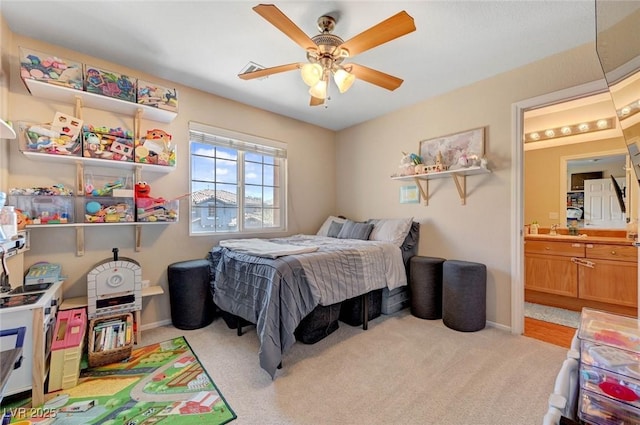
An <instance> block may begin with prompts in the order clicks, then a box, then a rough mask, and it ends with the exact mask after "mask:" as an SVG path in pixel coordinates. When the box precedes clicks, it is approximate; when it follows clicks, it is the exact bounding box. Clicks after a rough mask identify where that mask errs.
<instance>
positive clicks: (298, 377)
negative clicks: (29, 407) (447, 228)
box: [142, 309, 566, 425]
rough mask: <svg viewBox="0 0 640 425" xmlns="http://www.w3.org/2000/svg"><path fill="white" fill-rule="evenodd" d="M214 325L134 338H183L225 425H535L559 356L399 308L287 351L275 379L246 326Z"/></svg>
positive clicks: (538, 345)
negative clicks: (206, 373) (226, 413)
mask: <svg viewBox="0 0 640 425" xmlns="http://www.w3.org/2000/svg"><path fill="white" fill-rule="evenodd" d="M246 329H247V332H246V333H245V334H244V335H243V336H241V337H238V336H237V335H236V333H235V330H231V329H229V328H227V326H226V325H225V323H224V321H222V320H220V319H216V320H215V321H214V322H213V323H212V324H211V325H209V326H207V327H206V328H203V329H198V330H194V331H184V330H178V329H175V328H173V327H171V326H165V327H159V328H155V329H152V330H148V331H145V332H143V336H142V339H143V344H151V343H153V342H158V341H164V340H166V339H169V338H172V337H174V336H179V335H185V336H186V337H187V339H188V340H189V342H190V344H191V346H192V348H193V350H194V352H196V353H197V354H198V357H199V359H200V361H201V362H202V364H203V365H204V366H205V368H207V369H210V370H215V371H216V384H217V385H219V386H220V388H223V389H224V393H225V399H226V400H227V401H228V402H229V403H230V405H232V406H233V407H234V411H235V412H236V414H237V416H238V419H236V420H235V421H234V422H233V423H234V424H244V425H247V424H267V425H271V424H273V425H275V424H310V425H311V424H314V425H315V424H329V425H331V424H340V425H351V424H353V425H356V424H373V425H375V424H438V425H465V424H469V425H471V424H473V425H483V424H486V425H514V424H518V425H528V424H532V425H533V424H535V425H538V424H540V423H541V422H542V418H543V416H544V414H545V413H546V411H547V407H548V405H547V402H548V397H549V394H550V393H551V392H552V390H553V384H554V381H555V377H556V375H557V373H558V371H559V369H560V367H561V365H562V362H563V360H564V359H565V358H566V349H564V348H561V347H558V346H555V345H551V344H548V343H545V342H542V341H538V340H535V339H531V338H527V337H524V336H519V335H512V334H511V333H509V332H507V331H504V330H500V329H496V328H486V329H484V330H482V331H479V332H471V333H463V332H457V331H454V330H452V329H449V328H447V327H446V326H444V325H443V323H442V320H433V321H432V320H422V319H418V318H416V317H414V316H412V315H411V314H410V313H409V311H408V310H407V309H405V310H403V311H401V312H399V313H396V314H395V315H391V316H385V315H382V316H380V317H379V318H377V319H374V320H372V321H370V322H369V330H367V331H363V330H362V329H361V328H360V327H351V326H349V325H346V324H344V323H342V322H340V328H339V329H338V330H337V331H336V332H334V333H333V334H331V335H329V336H328V337H327V338H325V339H323V340H322V341H320V342H318V343H316V344H314V345H304V344H301V343H296V344H295V345H294V346H293V347H292V349H291V350H290V351H289V352H288V353H285V355H284V359H283V369H281V370H279V371H278V372H277V375H276V379H275V380H273V381H272V380H271V378H270V377H269V375H268V374H267V373H266V372H265V371H264V370H262V369H261V368H260V366H259V362H258V350H259V345H258V340H257V337H256V334H255V328H251V327H248V328H246Z"/></svg>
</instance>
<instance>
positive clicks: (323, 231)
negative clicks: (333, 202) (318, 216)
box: [316, 215, 347, 236]
mask: <svg viewBox="0 0 640 425" xmlns="http://www.w3.org/2000/svg"><path fill="white" fill-rule="evenodd" d="M345 221H347V219H346V218H340V217H335V216H332V215H330V216H329V217H327V219H326V220H325V221H324V223H322V226H320V229H318V233H316V235H318V236H327V234H328V233H329V227H331V223H344V222H345Z"/></svg>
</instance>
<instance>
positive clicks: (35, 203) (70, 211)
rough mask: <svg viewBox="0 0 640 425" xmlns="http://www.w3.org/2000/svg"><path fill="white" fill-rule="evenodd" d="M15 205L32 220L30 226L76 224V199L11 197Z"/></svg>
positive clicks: (60, 196) (61, 196) (9, 198)
mask: <svg viewBox="0 0 640 425" xmlns="http://www.w3.org/2000/svg"><path fill="white" fill-rule="evenodd" d="M7 205H13V206H14V207H16V208H17V209H19V210H21V211H22V212H23V213H25V214H27V215H28V216H29V218H30V220H31V222H30V223H29V224H67V223H73V222H74V198H73V196H63V195H50V196H49V195H9V197H8V202H7Z"/></svg>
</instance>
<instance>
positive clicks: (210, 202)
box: [189, 122, 287, 235]
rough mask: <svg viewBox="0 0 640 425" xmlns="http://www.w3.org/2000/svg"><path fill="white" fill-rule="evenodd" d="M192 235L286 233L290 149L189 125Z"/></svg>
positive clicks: (270, 141) (278, 144)
mask: <svg viewBox="0 0 640 425" xmlns="http://www.w3.org/2000/svg"><path fill="white" fill-rule="evenodd" d="M189 152H190V157H191V204H190V205H191V210H190V217H191V226H190V234H192V235H194V234H196V235H197V234H211V233H258V232H275V231H284V230H286V223H287V220H286V211H287V205H286V199H287V197H286V169H287V149H286V144H285V143H282V142H277V141H273V140H267V139H263V138H261V137H256V136H251V135H248V134H242V133H236V132H232V131H229V130H225V129H221V128H215V127H211V126H207V125H204V124H199V123H193V122H191V123H189Z"/></svg>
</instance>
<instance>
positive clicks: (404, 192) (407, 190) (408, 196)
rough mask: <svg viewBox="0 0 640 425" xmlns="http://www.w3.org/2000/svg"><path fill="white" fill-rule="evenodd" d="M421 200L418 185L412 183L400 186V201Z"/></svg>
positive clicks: (409, 202) (402, 202)
mask: <svg viewBox="0 0 640 425" xmlns="http://www.w3.org/2000/svg"><path fill="white" fill-rule="evenodd" d="M419 202H420V191H419V190H418V186H416V185H415V184H410V185H406V186H400V203H401V204H417V203H419Z"/></svg>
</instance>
